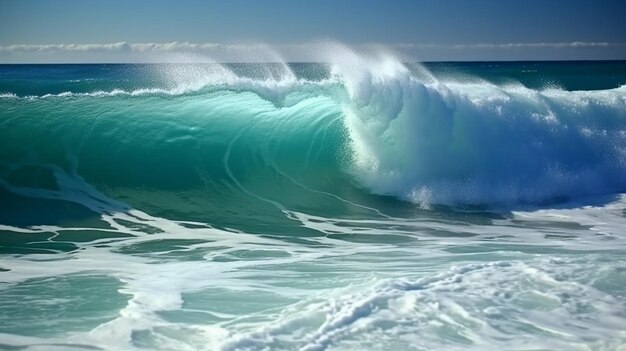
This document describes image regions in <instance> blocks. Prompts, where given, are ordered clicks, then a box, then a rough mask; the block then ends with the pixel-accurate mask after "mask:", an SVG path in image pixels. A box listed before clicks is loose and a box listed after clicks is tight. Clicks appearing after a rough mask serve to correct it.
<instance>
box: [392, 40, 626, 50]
mask: <svg viewBox="0 0 626 351" xmlns="http://www.w3.org/2000/svg"><path fill="white" fill-rule="evenodd" d="M393 46H394V47H397V48H401V49H402V48H404V49H410V48H413V49H568V48H570V49H575V48H621V47H626V43H609V42H587V41H573V42H561V43H498V44H496V43H478V44H396V45H393Z"/></svg>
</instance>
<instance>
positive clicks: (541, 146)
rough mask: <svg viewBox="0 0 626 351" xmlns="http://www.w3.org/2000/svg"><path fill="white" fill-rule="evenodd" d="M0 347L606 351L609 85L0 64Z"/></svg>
mask: <svg viewBox="0 0 626 351" xmlns="http://www.w3.org/2000/svg"><path fill="white" fill-rule="evenodd" d="M0 349H4V350H100V349H103V350H144V349H149V350H463V351H468V350H477V351H478V350H480V351H485V350H494V351H496V350H621V351H624V350H626V61H611V62H476V63H427V64H411V63H403V62H401V61H399V60H397V59H395V58H393V57H385V56H383V57H376V58H371V57H362V56H358V55H356V54H353V53H349V52H346V53H338V55H337V59H336V61H334V62H330V63H324V64H322V63H289V64H287V63H271V64H217V63H204V64H146V65H142V64H136V65H130V64H129V65H117V64H95V65H91V64H85V65H0Z"/></svg>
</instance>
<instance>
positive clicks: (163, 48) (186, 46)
mask: <svg viewBox="0 0 626 351" xmlns="http://www.w3.org/2000/svg"><path fill="white" fill-rule="evenodd" d="M262 46H263V45H259V44H250V45H246V44H217V43H190V42H171V43H134V44H129V43H126V42H119V43H110V44H17V45H6V46H0V52H9V53H10V52H15V53H17V52H136V53H150V52H157V53H158V52H210V51H214V50H218V49H222V50H224V49H225V50H250V49H258V48H259V47H262ZM298 46H301V45H276V46H273V47H275V48H278V49H280V48H281V47H291V48H295V47H298ZM387 46H389V47H393V48H397V49H523V48H527V49H541V48H547V49H550V48H552V49H563V48H616V47H626V43H609V42H583V41H575V42H561V43H500V44H495V43H478V44H411V43H409V44H390V45H387Z"/></svg>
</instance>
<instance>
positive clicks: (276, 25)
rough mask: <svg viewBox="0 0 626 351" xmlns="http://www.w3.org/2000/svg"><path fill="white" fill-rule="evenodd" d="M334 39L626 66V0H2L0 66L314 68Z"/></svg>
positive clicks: (433, 55) (402, 49)
mask: <svg viewBox="0 0 626 351" xmlns="http://www.w3.org/2000/svg"><path fill="white" fill-rule="evenodd" d="M327 40H335V41H339V42H342V43H344V44H346V45H349V46H352V47H355V48H370V47H372V46H373V45H384V46H386V47H388V48H389V49H390V50H393V51H396V52H398V53H399V54H401V55H404V56H406V57H407V58H411V59H416V60H515V59H518V60H525V59H626V1H623V0H566V1H560V0H543V1H538V0H524V1H521V0H519V1H512V0H500V1H496V0H465V1H461V0H456V1H455V0H448V1H446V0H422V1H418V0H414V1H400V0H396V1H369V0H363V1H347V0H335V1H330V0H313V1H295V0H292V1H285V0H265V1H260V0H259V1H243V0H229V1H226V0H225V1H199V0H177V1H163V0H152V1H148V0H137V1H130V0H124V1H122V0H108V1H98V0H93V1H84V0H82V1H80V0H56V1H41V0H14V1H11V0H0V62H126V61H144V60H147V61H150V60H151V59H154V57H159V55H164V54H165V53H172V52H190V53H193V54H197V55H208V56H212V57H214V58H215V59H218V60H242V61H245V60H247V59H246V55H249V56H255V55H253V54H250V53H251V52H255V51H258V49H256V48H257V46H256V45H257V44H259V43H262V44H264V45H267V46H270V47H272V48H274V49H275V50H276V51H278V52H280V53H282V54H283V55H284V56H285V57H286V59H288V60H308V59H314V56H315V55H314V52H315V50H316V49H315V48H316V47H317V46H316V45H317V44H316V43H320V42H324V41H327ZM256 56H258V55H256ZM252 60H254V59H252Z"/></svg>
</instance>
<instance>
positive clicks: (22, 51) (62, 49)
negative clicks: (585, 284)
mask: <svg viewBox="0 0 626 351" xmlns="http://www.w3.org/2000/svg"><path fill="white" fill-rule="evenodd" d="M323 46H325V44H324V43H304V44H278V45H265V44H220V43H191V42H169V43H127V42H117V43H107V44H14V45H5V46H0V62H12V61H15V62H29V61H31V62H46V60H47V61H49V62H57V61H63V60H65V61H66V62H93V61H100V62H104V61H106V60H110V61H111V62H118V61H128V62H152V61H155V60H163V59H165V60H167V57H166V56H163V55H167V54H198V55H209V57H211V58H212V59H214V60H233V61H252V62H258V61H267V60H273V59H278V60H280V59H281V57H282V56H284V57H286V58H287V59H288V60H311V59H313V60H315V58H318V57H319V56H317V55H316V51H319V49H320V47H323ZM350 47H352V48H355V49H357V50H366V51H367V50H375V51H376V50H379V49H382V48H384V49H388V50H391V51H395V52H397V53H399V54H401V55H402V56H406V57H411V58H416V59H439V60H446V59H452V60H455V59H461V60H463V59H489V57H490V56H493V59H496V60H498V59H505V60H506V59H515V56H513V57H509V56H507V55H510V53H509V52H515V53H516V54H520V53H521V54H522V55H520V56H519V59H545V58H543V57H544V56H549V55H546V53H550V52H552V53H553V54H554V51H561V52H568V53H569V54H570V55H571V54H572V53H576V52H582V53H586V55H587V56H590V57H591V58H592V59H594V58H593V55H590V54H593V53H594V52H595V53H596V54H597V53H598V52H599V51H606V52H609V53H610V54H609V55H605V56H607V57H604V58H605V59H616V58H617V59H626V43H610V42H584V41H575V42H554V43H549V42H548V43H476V44H429V43H423V44H419V43H417V44H414V43H400V44H388V45H380V44H359V45H351V46H350ZM279 53H280V54H279ZM463 54H466V56H467V57H465V58H464V57H460V58H459V56H462V55H463ZM533 55H534V56H533ZM446 56H449V58H446ZM583 56H584V55H583ZM199 57H200V56H197V57H196V58H195V59H199ZM533 57H536V58H533ZM599 58H600V59H602V58H603V57H599ZM12 59H13V60H12ZM547 59H550V58H549V57H547ZM563 59H568V57H564V58H563ZM582 59H588V58H586V57H582ZM596 59H597V58H596ZM192 60H193V58H192Z"/></svg>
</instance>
